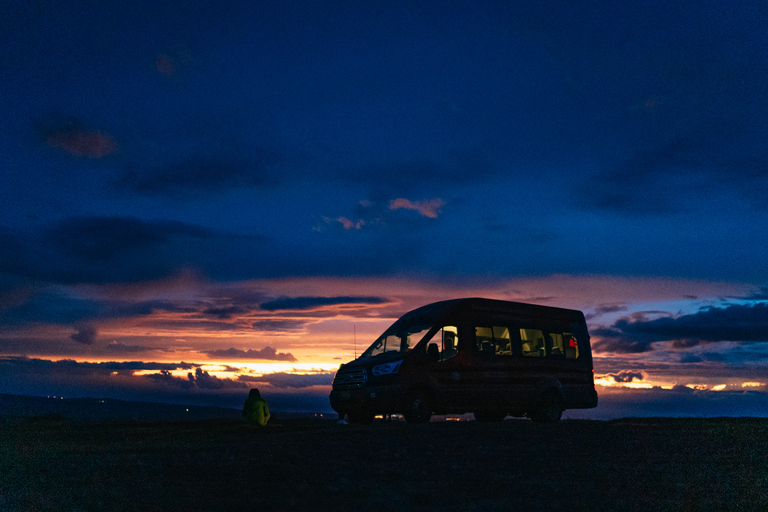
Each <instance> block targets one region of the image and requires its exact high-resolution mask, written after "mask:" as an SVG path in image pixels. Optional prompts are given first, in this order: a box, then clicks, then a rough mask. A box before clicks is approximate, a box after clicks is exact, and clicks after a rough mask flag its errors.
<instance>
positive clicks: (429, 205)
mask: <svg viewBox="0 0 768 512" xmlns="http://www.w3.org/2000/svg"><path fill="white" fill-rule="evenodd" d="M443 206H445V201H443V200H442V199H440V198H434V199H428V200H424V201H411V200H410V199H404V198H402V197H399V198H397V199H393V200H391V201H390V202H389V209H390V210H399V209H406V210H416V211H417V212H419V213H420V214H422V215H423V216H425V217H429V218H430V219H436V218H437V215H438V214H439V213H440V210H441V209H442V207H443Z"/></svg>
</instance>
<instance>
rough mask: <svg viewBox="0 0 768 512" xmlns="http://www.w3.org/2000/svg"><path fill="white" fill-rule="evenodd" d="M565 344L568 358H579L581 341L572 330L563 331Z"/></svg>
mask: <svg viewBox="0 0 768 512" xmlns="http://www.w3.org/2000/svg"><path fill="white" fill-rule="evenodd" d="M563 344H564V346H565V357H566V358H567V359H578V358H579V342H578V341H577V340H576V337H575V336H574V335H573V334H571V333H570V332H566V333H563Z"/></svg>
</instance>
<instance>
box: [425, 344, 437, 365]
mask: <svg viewBox="0 0 768 512" xmlns="http://www.w3.org/2000/svg"><path fill="white" fill-rule="evenodd" d="M439 360H440V349H439V348H438V346H437V345H436V344H435V343H430V344H429V345H427V361H439Z"/></svg>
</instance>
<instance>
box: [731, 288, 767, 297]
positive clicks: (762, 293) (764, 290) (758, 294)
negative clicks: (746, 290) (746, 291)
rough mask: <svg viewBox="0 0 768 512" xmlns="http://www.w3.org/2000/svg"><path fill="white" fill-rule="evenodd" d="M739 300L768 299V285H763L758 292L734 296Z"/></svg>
mask: <svg viewBox="0 0 768 512" xmlns="http://www.w3.org/2000/svg"><path fill="white" fill-rule="evenodd" d="M733 298H735V299H739V300H768V286H761V287H760V290H758V291H757V292H755V293H753V294H750V295H747V296H746V297H733Z"/></svg>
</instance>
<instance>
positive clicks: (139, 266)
mask: <svg viewBox="0 0 768 512" xmlns="http://www.w3.org/2000/svg"><path fill="white" fill-rule="evenodd" d="M0 10H2V12H3V15H2V17H0V120H2V131H1V132H0V393H13V394H29V395H38V396H63V397H81V396H88V397H109V398H119V399H128V400H148V401H159V402H171V403H189V404H205V405H222V406H226V407H239V406H241V405H242V402H243V401H244V399H245V397H246V396H247V394H248V388H249V387H252V386H258V387H259V389H260V390H261V392H262V395H263V396H265V397H266V398H267V399H268V401H269V402H270V405H271V406H272V408H273V409H276V410H278V409H279V410H285V411H326V412H329V411H330V405H329V404H328V399H327V395H328V393H329V391H330V384H331V382H332V379H333V375H334V372H335V370H336V369H337V368H338V366H339V364H341V363H343V362H346V361H349V360H351V359H353V358H354V357H355V356H356V355H357V354H359V353H360V352H361V351H362V350H363V349H364V348H365V347H366V346H367V345H368V344H370V343H371V342H372V341H373V340H374V339H375V338H376V337H377V335H378V334H380V333H381V332H382V331H383V330H384V329H385V328H386V327H387V326H388V325H389V324H390V323H391V322H393V321H394V320H395V319H397V318H398V317H399V316H400V315H401V314H403V313H404V312H406V311H408V310H410V309H413V308H416V307H418V306H421V305H424V304H427V303H430V302H435V301H438V300H445V299H452V298H458V297H474V296H476V297H489V298H496V299H504V300H515V301H521V302H531V303H536V304H544V305H550V306H560V307H567V308H574V309H579V310H582V311H584V313H585V315H586V317H587V321H588V325H589V329H590V333H591V335H592V346H593V353H594V367H595V376H596V382H597V384H598V386H597V389H598V394H599V396H600V405H599V406H598V407H597V408H596V409H593V410H582V411H567V412H566V417H578V418H601V419H606V418H613V417H623V416H654V415H657V416H658V415H661V416H691V415H693V416H718V415H728V416H739V415H748V416H768V265H767V264H766V262H768V228H766V226H768V146H767V145H766V144H765V141H766V137H768V26H767V25H768V6H766V5H765V4H764V3H762V2H750V1H732V0H727V1H726V0H721V1H698V0H697V1H681V0H665V1H648V2H607V1H597V0H587V1H579V2H574V1H565V0H560V1H540V2H525V1H506V2H501V1H487V2H473V1H466V2H462V1H436V0H433V1H430V0H427V1H423V2H410V1H398V0H387V1H350V0H338V1H335V0H329V1H325V2H315V1H309V0H307V1H280V2H275V1H259V0H256V1H248V2H246V1H231V2H213V1H202V0H186V1H184V2H181V1H167V2H128V1H114V2H100V1H96V0H93V1H75V0H73V1H70V2H59V3H52V2H47V1H39V0H25V1H17V0H0Z"/></svg>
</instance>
